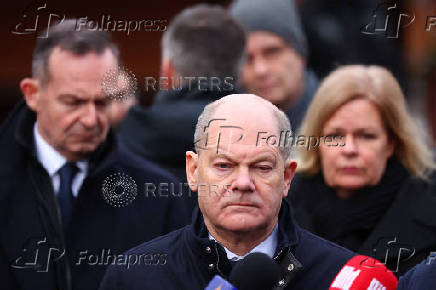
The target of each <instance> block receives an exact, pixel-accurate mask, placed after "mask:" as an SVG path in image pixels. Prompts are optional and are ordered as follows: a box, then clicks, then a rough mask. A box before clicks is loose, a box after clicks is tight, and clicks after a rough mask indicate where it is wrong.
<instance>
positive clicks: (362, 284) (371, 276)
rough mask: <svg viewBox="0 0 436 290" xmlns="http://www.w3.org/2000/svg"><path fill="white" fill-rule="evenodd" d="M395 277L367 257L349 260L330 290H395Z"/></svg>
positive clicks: (381, 265) (374, 260) (380, 264)
mask: <svg viewBox="0 0 436 290" xmlns="http://www.w3.org/2000/svg"><path fill="white" fill-rule="evenodd" d="M397 283H398V280H397V277H395V275H394V274H393V273H392V272H391V271H390V270H389V269H388V268H386V266H385V265H384V264H382V263H381V262H379V261H377V260H376V259H373V258H371V257H368V256H363V255H358V256H355V257H353V258H351V259H350V260H349V261H348V262H347V263H346V264H345V265H344V266H343V267H342V269H341V271H339V273H338V274H337V275H336V278H335V280H333V282H332V284H331V285H330V288H329V289H330V290H359V289H384V290H395V289H397Z"/></svg>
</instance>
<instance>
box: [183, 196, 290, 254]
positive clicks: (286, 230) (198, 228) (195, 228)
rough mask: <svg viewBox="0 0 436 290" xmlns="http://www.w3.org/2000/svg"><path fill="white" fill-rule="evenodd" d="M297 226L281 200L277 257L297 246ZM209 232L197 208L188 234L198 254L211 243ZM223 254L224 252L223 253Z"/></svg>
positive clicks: (286, 205)
mask: <svg viewBox="0 0 436 290" xmlns="http://www.w3.org/2000/svg"><path fill="white" fill-rule="evenodd" d="M297 227H298V225H297V224H296V222H295V221H294V218H293V214H292V209H291V206H290V205H289V203H288V202H287V200H286V199H283V201H282V206H281V208H280V213H279V219H278V226H277V247H276V253H275V255H277V254H278V253H279V252H280V251H281V250H282V249H283V248H290V249H291V250H292V249H294V248H295V246H296V245H297V244H298V234H297ZM208 235H209V232H208V230H207V228H206V225H205V224H204V220H203V215H202V213H201V211H200V210H199V208H198V207H196V208H195V209H194V211H193V214H192V223H191V225H190V230H189V234H188V240H189V244H190V245H192V246H193V248H194V249H195V250H196V251H198V252H199V253H200V254H203V253H204V247H205V246H207V245H208V244H210V242H212V241H211V240H210V239H209V236H208ZM223 252H224V251H223Z"/></svg>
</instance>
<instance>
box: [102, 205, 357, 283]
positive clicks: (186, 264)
mask: <svg viewBox="0 0 436 290" xmlns="http://www.w3.org/2000/svg"><path fill="white" fill-rule="evenodd" d="M144 254H149V255H150V254H152V255H156V256H158V257H161V260H160V261H155V262H154V263H145V262H143V263H141V264H140V263H137V265H135V266H133V267H130V268H129V269H127V267H126V266H125V265H121V264H118V265H114V266H110V267H109V268H108V270H107V272H106V274H105V277H104V278H103V281H102V284H101V285H100V289H101V290H112V289H113V290H115V289H124V290H133V289H138V290H139V289H165V290H172V289H178V290H180V289H204V287H206V285H207V284H208V283H209V281H210V280H211V279H212V278H213V277H214V276H215V275H220V276H222V277H223V278H227V276H228V275H229V273H230V271H231V264H230V262H229V260H228V259H227V255H226V253H225V250H224V248H223V247H222V246H221V245H220V244H219V243H217V242H215V241H212V240H209V238H208V231H207V228H206V226H205V224H204V221H203V216H202V214H201V212H200V211H199V210H198V208H197V209H196V210H195V211H194V214H193V220H192V224H191V225H189V226H186V227H184V228H182V229H179V230H176V231H174V232H172V233H170V234H168V235H166V236H163V237H159V238H157V239H154V240H152V241H150V242H147V243H144V244H142V245H140V246H138V247H136V248H134V249H132V250H130V251H128V252H127V253H126V254H125V255H127V256H129V255H130V256H140V255H144ZM353 256H354V254H353V253H352V252H350V251H348V250H346V249H344V248H342V247H339V246H337V245H335V244H333V243H331V242H328V241H326V240H323V239H321V238H319V237H317V236H314V235H312V234H310V233H309V232H307V231H305V230H303V229H301V228H300V227H299V226H297V225H296V224H295V223H294V221H293V219H292V218H291V212H290V207H289V205H288V204H287V202H286V201H284V202H283V204H282V208H281V211H280V215H279V227H278V247H277V250H276V254H275V255H274V260H275V261H276V262H277V263H279V264H280V268H281V279H282V280H283V282H284V283H283V282H282V283H283V284H281V285H282V287H277V289H293V290H297V289H328V287H329V285H330V284H331V282H332V281H333V279H334V278H335V276H336V274H337V273H338V272H339V270H340V269H341V267H342V266H343V265H344V264H345V263H346V262H347V261H348V260H349V259H350V258H352V257H353ZM132 259H133V258H132ZM291 264H292V265H293V266H291Z"/></svg>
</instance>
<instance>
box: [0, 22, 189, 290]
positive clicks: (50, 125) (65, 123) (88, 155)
mask: <svg viewBox="0 0 436 290" xmlns="http://www.w3.org/2000/svg"><path fill="white" fill-rule="evenodd" d="M75 25H76V21H75V20H66V21H63V22H61V23H60V24H58V25H56V26H53V27H51V28H50V34H49V35H48V37H47V38H38V40H37V43H36V47H35V50H34V53H33V59H32V77H31V78H25V79H23V80H22V81H21V83H20V88H21V91H22V93H23V95H24V101H21V102H20V103H19V104H18V105H17V106H16V107H15V109H14V110H13V111H12V112H11V114H10V115H9V117H8V119H7V120H6V121H5V122H4V123H3V125H2V127H1V128H0V148H1V149H2V150H1V151H0V162H1V164H3V165H4V166H2V167H1V170H0V182H1V184H2V188H1V190H0V232H1V236H0V281H1V288H2V289H43V290H47V289H65V290H70V289H96V288H97V286H98V284H99V281H100V279H101V277H102V275H103V273H104V270H105V268H106V266H107V265H109V264H111V263H113V262H115V258H116V256H115V255H116V254H121V253H122V252H123V251H125V250H127V249H128V248H130V247H132V246H134V245H135V244H138V243H139V242H142V241H143V240H149V239H151V238H154V237H156V236H159V235H162V234H164V233H166V232H168V231H171V230H173V229H176V228H178V227H180V226H182V225H184V224H185V223H186V221H187V219H186V218H187V215H186V211H185V207H184V206H183V204H182V203H180V201H179V200H177V201H176V200H174V199H172V198H168V197H167V198H146V197H147V196H144V195H143V194H142V193H143V192H144V188H143V187H144V183H152V184H161V183H166V184H168V183H171V182H175V180H174V179H173V177H172V176H171V175H169V174H168V173H166V172H165V171H163V170H162V169H160V168H158V167H157V166H155V165H152V164H151V163H149V162H147V161H144V160H141V159H140V158H138V157H133V156H132V155H131V154H130V153H127V152H124V151H122V150H119V148H118V145H117V143H116V140H115V138H114V136H113V133H112V132H111V130H110V124H109V117H110V116H109V110H108V109H109V107H110V104H111V98H110V96H107V95H105V94H104V93H103V90H102V79H103V77H104V75H105V74H106V73H107V72H108V71H113V70H116V69H117V67H118V63H119V59H118V56H119V51H118V48H117V47H116V45H115V44H114V43H113V42H112V41H111V40H110V36H109V35H108V34H107V33H105V32H102V31H97V30H94V31H91V30H84V29H81V30H80V31H77V30H76V29H75ZM102 193H103V195H102ZM138 193H140V194H138ZM135 197H136V199H135Z"/></svg>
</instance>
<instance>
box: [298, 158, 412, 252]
mask: <svg viewBox="0 0 436 290" xmlns="http://www.w3.org/2000/svg"><path fill="white" fill-rule="evenodd" d="M408 176H409V173H408V171H407V170H406V169H405V168H404V167H403V166H402V164H401V163H400V162H399V161H398V160H397V159H395V158H390V159H389V160H388V162H387V165H386V170H385V172H384V174H383V176H382V179H381V180H380V182H379V183H378V184H377V185H375V186H367V187H364V188H362V189H361V190H359V191H358V192H356V194H354V195H353V196H352V197H350V198H348V199H345V200H344V199H341V198H339V197H338V196H337V195H336V193H335V191H334V189H332V188H330V187H329V186H327V185H326V184H325V182H324V178H323V176H322V174H321V173H320V174H318V175H316V176H314V177H313V179H314V180H313V179H312V178H311V179H312V180H311V182H310V183H309V184H308V186H310V189H308V188H307V190H308V191H306V193H307V194H308V195H307V199H306V202H305V203H306V205H308V204H310V205H311V206H310V207H311V209H310V210H311V211H312V213H311V214H312V218H313V219H312V222H313V230H314V232H315V233H316V234H318V235H320V236H321V237H323V238H325V239H327V240H330V241H333V242H335V243H337V244H339V245H341V246H343V247H346V248H348V249H350V250H353V251H358V250H359V248H360V246H361V245H362V244H363V242H364V241H365V240H366V238H367V237H368V236H369V234H370V233H371V232H372V230H373V229H374V228H375V226H376V225H377V223H378V221H379V220H380V219H381V218H382V217H383V215H384V214H385V213H386V212H387V210H388V209H389V207H390V206H391V205H392V203H393V201H394V199H395V197H396V195H397V192H398V190H399V189H400V187H401V185H402V184H403V182H404V181H405V180H406V179H407V177H408ZM312 190H313V191H312ZM307 202H308V203H307Z"/></svg>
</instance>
